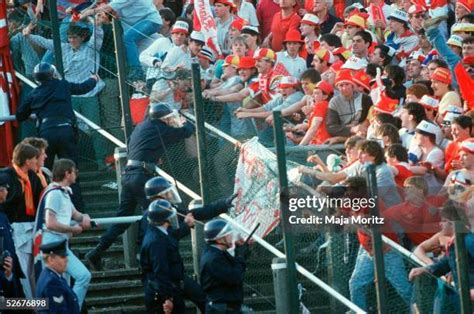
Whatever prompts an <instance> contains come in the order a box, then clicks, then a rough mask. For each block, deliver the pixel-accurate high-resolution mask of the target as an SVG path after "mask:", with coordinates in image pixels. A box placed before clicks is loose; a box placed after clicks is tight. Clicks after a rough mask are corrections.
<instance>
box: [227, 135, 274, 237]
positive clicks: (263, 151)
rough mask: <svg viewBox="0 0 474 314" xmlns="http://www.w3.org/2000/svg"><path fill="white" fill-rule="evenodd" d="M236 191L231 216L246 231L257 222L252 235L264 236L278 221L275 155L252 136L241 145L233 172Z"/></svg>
mask: <svg viewBox="0 0 474 314" xmlns="http://www.w3.org/2000/svg"><path fill="white" fill-rule="evenodd" d="M234 193H238V197H237V201H236V204H235V207H234V208H233V210H232V212H231V214H230V215H231V216H232V217H233V218H234V219H235V220H236V221H237V222H239V223H240V224H242V225H244V226H245V227H246V228H247V229H248V230H252V229H253V228H254V227H255V226H256V225H257V223H260V227H259V228H258V229H257V231H256V234H257V235H259V236H260V237H265V236H266V235H267V234H269V233H270V232H271V231H272V230H273V229H274V228H275V227H276V226H277V225H278V223H279V222H280V198H279V195H280V187H279V184H278V167H277V160H276V156H275V154H273V153H272V152H270V151H269V150H268V149H267V148H265V147H264V146H263V145H262V144H260V143H259V142H258V138H257V137H255V138H253V139H251V140H250V141H248V142H246V143H245V144H243V145H242V147H241V150H240V156H239V163H238V165H237V171H236V173H235V187H234Z"/></svg>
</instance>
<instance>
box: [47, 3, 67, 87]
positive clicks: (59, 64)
mask: <svg viewBox="0 0 474 314" xmlns="http://www.w3.org/2000/svg"><path fill="white" fill-rule="evenodd" d="M49 14H50V17H51V32H52V35H53V45H54V61H55V63H56V69H57V70H58V72H59V74H61V76H62V77H63V78H64V65H63V52H62V49H61V35H60V33H59V20H58V10H57V1H56V0H49Z"/></svg>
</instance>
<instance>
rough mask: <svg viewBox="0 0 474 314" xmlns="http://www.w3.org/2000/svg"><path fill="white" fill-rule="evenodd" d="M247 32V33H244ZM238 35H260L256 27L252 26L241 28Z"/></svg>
mask: <svg viewBox="0 0 474 314" xmlns="http://www.w3.org/2000/svg"><path fill="white" fill-rule="evenodd" d="M246 31H247V32H246ZM240 33H244V34H245V33H247V34H248V33H250V34H258V35H259V34H260V31H259V30H258V27H256V26H252V25H245V26H244V27H242V31H241V32H240Z"/></svg>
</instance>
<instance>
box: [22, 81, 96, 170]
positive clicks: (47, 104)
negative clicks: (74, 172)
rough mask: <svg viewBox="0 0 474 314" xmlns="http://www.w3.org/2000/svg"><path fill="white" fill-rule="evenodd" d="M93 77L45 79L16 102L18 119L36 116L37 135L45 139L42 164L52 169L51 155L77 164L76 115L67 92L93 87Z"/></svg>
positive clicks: (86, 90) (81, 92)
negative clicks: (45, 147) (77, 81)
mask: <svg viewBox="0 0 474 314" xmlns="http://www.w3.org/2000/svg"><path fill="white" fill-rule="evenodd" d="M96 83H97V82H96V80H94V79H92V78H90V79H88V80H87V81H85V82H83V83H80V84H76V83H70V82H68V81H66V80H57V79H52V80H47V81H44V82H42V83H41V85H39V86H38V87H36V88H35V89H34V90H33V91H32V92H31V93H30V94H29V95H28V96H27V97H26V99H25V100H24V101H23V102H22V103H21V104H20V106H19V107H18V109H17V112H16V118H17V120H18V121H23V120H26V119H28V117H29V116H30V115H31V114H32V113H34V114H36V116H37V117H38V120H37V121H38V122H37V126H38V133H39V136H40V137H42V138H44V139H46V140H47V141H48V148H47V149H46V154H47V155H48V158H47V159H46V162H45V165H46V167H47V168H49V169H52V166H53V163H54V157H55V156H56V155H57V156H58V158H68V159H71V160H73V161H74V162H76V164H77V137H76V135H75V132H76V131H75V128H76V116H75V115H74V111H73V109H72V103H71V95H82V94H86V93H87V92H89V91H91V90H93V89H94V87H95V85H96Z"/></svg>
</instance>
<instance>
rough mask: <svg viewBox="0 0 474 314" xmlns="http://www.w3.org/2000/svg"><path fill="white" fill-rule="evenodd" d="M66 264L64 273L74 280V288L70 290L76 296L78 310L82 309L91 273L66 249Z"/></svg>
mask: <svg viewBox="0 0 474 314" xmlns="http://www.w3.org/2000/svg"><path fill="white" fill-rule="evenodd" d="M67 254H68V256H67V257H68V263H67V268H66V273H67V274H68V275H70V276H71V277H72V278H74V280H75V281H74V286H73V287H72V290H73V291H74V293H75V294H76V296H77V303H79V308H82V303H84V299H85V298H86V294H87V289H88V288H89V283H90V282H91V277H92V275H91V272H90V271H89V270H88V269H87V268H86V266H84V264H82V262H81V260H80V259H78V258H77V257H76V255H74V253H72V251H71V250H70V249H69V248H68V249H67Z"/></svg>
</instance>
